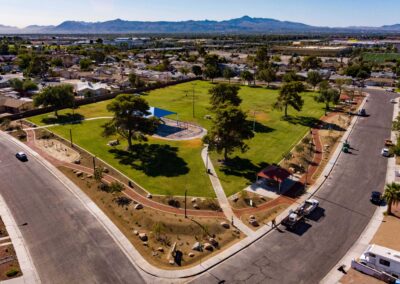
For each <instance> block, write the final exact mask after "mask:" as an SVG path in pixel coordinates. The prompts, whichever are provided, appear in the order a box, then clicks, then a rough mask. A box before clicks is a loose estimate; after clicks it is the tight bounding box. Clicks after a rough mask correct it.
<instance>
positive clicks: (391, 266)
mask: <svg viewBox="0 0 400 284" xmlns="http://www.w3.org/2000/svg"><path fill="white" fill-rule="evenodd" d="M360 263H362V264H364V265H366V266H369V267H372V268H374V269H375V270H378V271H384V272H386V273H387V274H390V275H392V276H394V277H396V278H399V277H400V252H398V251H396V250H393V249H389V248H386V247H382V246H378V245H375V244H373V245H369V246H368V248H367V250H366V251H365V252H364V253H363V254H362V255H361V257H360Z"/></svg>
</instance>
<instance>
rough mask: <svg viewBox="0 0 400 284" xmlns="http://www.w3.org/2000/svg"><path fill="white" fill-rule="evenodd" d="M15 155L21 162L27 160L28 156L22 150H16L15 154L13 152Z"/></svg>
mask: <svg viewBox="0 0 400 284" xmlns="http://www.w3.org/2000/svg"><path fill="white" fill-rule="evenodd" d="M15 157H17V159H18V160H20V161H22V162H26V161H28V156H27V155H26V154H25V153H24V152H18V153H17V154H15Z"/></svg>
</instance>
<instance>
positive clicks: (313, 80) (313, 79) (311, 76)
mask: <svg viewBox="0 0 400 284" xmlns="http://www.w3.org/2000/svg"><path fill="white" fill-rule="evenodd" d="M321 81H322V76H321V74H319V72H317V71H309V72H308V73H307V82H308V83H309V84H311V85H312V86H313V87H314V89H315V87H316V86H317V85H318V84H319V83H321Z"/></svg>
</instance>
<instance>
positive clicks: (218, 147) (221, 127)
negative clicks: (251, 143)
mask: <svg viewBox="0 0 400 284" xmlns="http://www.w3.org/2000/svg"><path fill="white" fill-rule="evenodd" d="M252 137H254V134H253V132H252V130H251V126H250V125H249V123H248V122H247V120H246V114H245V113H244V112H243V111H242V110H241V109H239V108H237V107H235V106H232V105H229V106H227V107H224V108H218V109H217V110H216V113H215V118H214V119H213V124H212V127H211V130H210V132H209V133H208V134H207V135H206V136H205V138H204V142H205V143H207V144H208V145H209V149H210V151H216V152H217V153H219V154H221V153H222V154H223V155H224V159H225V161H226V160H227V159H228V156H229V155H230V154H232V153H233V152H234V150H235V149H239V150H240V151H242V152H245V151H247V150H248V146H247V144H246V143H245V140H248V139H250V138H252Z"/></svg>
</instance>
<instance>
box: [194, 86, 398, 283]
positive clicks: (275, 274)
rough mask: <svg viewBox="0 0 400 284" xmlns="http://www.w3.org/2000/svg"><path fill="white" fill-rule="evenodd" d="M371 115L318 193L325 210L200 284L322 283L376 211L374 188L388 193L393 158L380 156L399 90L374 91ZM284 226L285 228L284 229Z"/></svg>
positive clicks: (205, 276) (248, 251) (274, 234)
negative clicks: (223, 283)
mask: <svg viewBox="0 0 400 284" xmlns="http://www.w3.org/2000/svg"><path fill="white" fill-rule="evenodd" d="M368 92H370V93H371V96H370V98H369V102H367V104H366V107H365V108H366V110H367V113H368V114H369V115H370V116H369V117H365V118H359V120H358V121H357V124H356V126H355V128H354V130H353V133H352V134H351V136H350V144H351V146H352V148H353V149H351V154H342V155H341V156H340V158H339V160H338V163H337V165H336V166H335V167H334V170H333V172H332V174H331V175H330V177H329V178H328V180H327V181H326V183H325V184H324V185H323V186H322V188H321V189H320V191H319V192H318V193H317V194H316V196H315V197H316V198H317V199H318V200H320V207H321V209H320V210H319V211H317V212H316V214H314V216H312V217H313V218H312V219H313V220H308V221H307V223H306V224H303V225H302V226H300V227H299V229H297V230H296V231H295V232H289V231H285V230H282V232H278V231H274V232H272V233H271V234H268V235H267V236H265V237H263V238H262V239H260V240H259V241H257V242H256V243H254V244H252V245H251V246H249V247H248V248H247V249H245V250H243V251H241V252H240V253H238V254H237V255H235V256H233V257H232V258H230V259H229V260H227V261H225V262H223V263H222V264H220V265H218V266H217V267H216V268H214V269H212V270H211V271H209V272H207V273H205V274H203V275H202V276H200V277H199V278H197V279H196V280H194V283H218V282H220V281H223V280H224V281H226V283H252V284H255V283H318V282H319V281H320V280H321V279H322V278H323V277H324V276H325V275H326V274H327V273H328V272H329V271H330V269H331V268H332V267H334V265H335V264H336V263H337V262H338V261H339V260H340V259H341V258H342V257H343V256H344V255H345V253H346V252H347V251H348V250H349V249H350V247H351V246H352V245H353V244H354V243H355V241H356V240H357V239H358V237H359V236H360V235H361V233H362V232H363V230H364V228H365V227H366V225H367V224H368V222H369V221H370V219H371V217H372V216H373V213H374V211H375V209H376V207H375V206H374V205H372V204H371V203H370V202H369V196H370V193H371V191H373V190H379V191H382V190H383V187H384V184H385V178H386V166H387V160H386V159H385V158H383V157H381V155H380V150H381V148H382V146H383V141H384V139H385V138H387V137H390V128H391V121H392V116H393V105H392V104H390V103H389V100H390V98H392V97H394V95H393V94H387V93H385V92H381V91H374V90H368ZM282 229H283V228H282Z"/></svg>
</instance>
